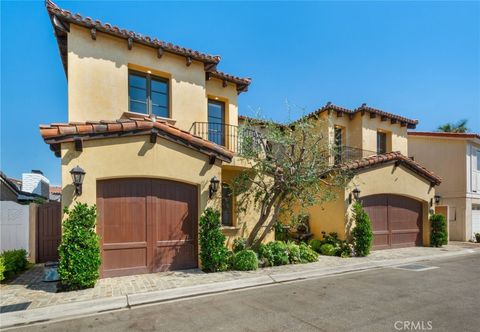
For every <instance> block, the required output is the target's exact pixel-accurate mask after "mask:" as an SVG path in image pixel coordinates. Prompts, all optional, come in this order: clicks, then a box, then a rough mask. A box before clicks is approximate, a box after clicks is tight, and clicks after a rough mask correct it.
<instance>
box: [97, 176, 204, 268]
mask: <svg viewBox="0 0 480 332" xmlns="http://www.w3.org/2000/svg"><path fill="white" fill-rule="evenodd" d="M97 205H98V213H99V218H98V227H97V230H98V233H99V235H100V236H101V246H102V267H101V275H102V277H112V276H121V275H129V274H138V273H149V272H158V271H167V270H177V269H188V268H194V267H196V266H197V189H196V187H195V186H193V185H189V184H185V183H180V182H175V181H168V180H157V179H115V180H105V181H98V183H97Z"/></svg>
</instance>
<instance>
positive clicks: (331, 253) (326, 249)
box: [320, 243, 336, 256]
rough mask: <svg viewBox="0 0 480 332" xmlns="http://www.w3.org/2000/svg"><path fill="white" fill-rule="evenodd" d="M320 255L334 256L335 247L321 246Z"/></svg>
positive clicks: (328, 244)
mask: <svg viewBox="0 0 480 332" xmlns="http://www.w3.org/2000/svg"><path fill="white" fill-rule="evenodd" d="M320 253H321V254H322V255H324V256H335V253H336V250H335V247H334V246H333V245H332V244H330V243H325V244H322V246H321V247H320Z"/></svg>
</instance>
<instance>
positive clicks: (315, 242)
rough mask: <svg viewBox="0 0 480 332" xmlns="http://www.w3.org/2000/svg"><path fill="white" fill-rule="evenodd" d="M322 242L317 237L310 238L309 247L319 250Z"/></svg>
mask: <svg viewBox="0 0 480 332" xmlns="http://www.w3.org/2000/svg"><path fill="white" fill-rule="evenodd" d="M322 244H323V242H322V240H319V239H312V240H310V247H312V249H313V250H315V251H316V252H320V247H321V246H322Z"/></svg>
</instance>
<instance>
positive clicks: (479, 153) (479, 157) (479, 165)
mask: <svg viewBox="0 0 480 332" xmlns="http://www.w3.org/2000/svg"><path fill="white" fill-rule="evenodd" d="M477 171H478V172H480V150H477Z"/></svg>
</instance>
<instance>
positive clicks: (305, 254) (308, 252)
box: [298, 243, 318, 263]
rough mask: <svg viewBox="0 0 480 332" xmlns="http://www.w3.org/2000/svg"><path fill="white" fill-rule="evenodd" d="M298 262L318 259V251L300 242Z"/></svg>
mask: <svg viewBox="0 0 480 332" xmlns="http://www.w3.org/2000/svg"><path fill="white" fill-rule="evenodd" d="M298 248H299V250H300V262H302V263H312V262H316V261H318V253H317V252H316V251H314V250H313V249H312V248H311V247H310V246H308V245H307V244H305V243H300V245H299V246H298Z"/></svg>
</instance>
